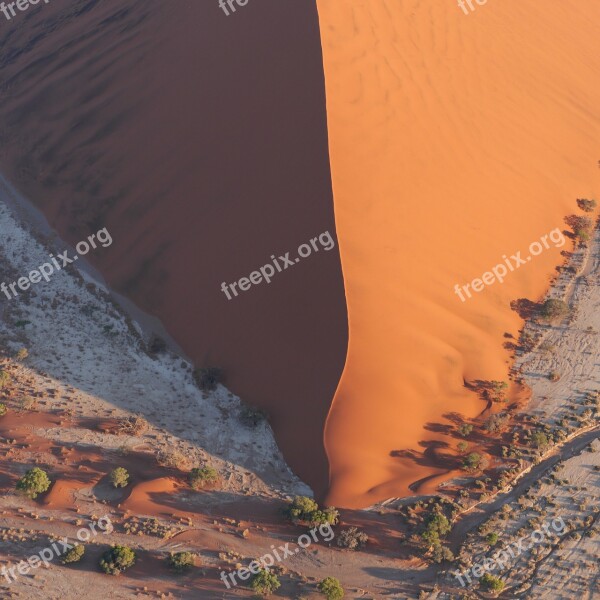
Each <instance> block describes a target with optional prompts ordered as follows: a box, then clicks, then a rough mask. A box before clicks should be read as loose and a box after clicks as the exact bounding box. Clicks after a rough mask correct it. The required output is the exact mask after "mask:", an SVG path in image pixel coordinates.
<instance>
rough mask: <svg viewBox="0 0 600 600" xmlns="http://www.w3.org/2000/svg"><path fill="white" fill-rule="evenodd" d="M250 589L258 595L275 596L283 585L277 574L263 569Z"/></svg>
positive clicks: (254, 579)
mask: <svg viewBox="0 0 600 600" xmlns="http://www.w3.org/2000/svg"><path fill="white" fill-rule="evenodd" d="M250 587H251V588H252V589H253V590H254V591H255V592H256V593H257V594H262V595H263V596H268V595H269V594H273V593H274V592H276V591H277V590H278V589H279V587H281V583H279V578H278V577H277V575H275V573H271V572H270V571H267V570H266V569H261V570H260V571H259V572H258V573H257V574H256V575H255V576H254V577H253V578H252V581H251V582H250Z"/></svg>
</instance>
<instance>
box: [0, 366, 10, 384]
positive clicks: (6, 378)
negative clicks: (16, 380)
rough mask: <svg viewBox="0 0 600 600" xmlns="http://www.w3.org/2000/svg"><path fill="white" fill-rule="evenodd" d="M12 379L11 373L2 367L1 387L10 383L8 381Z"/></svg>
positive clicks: (0, 370) (0, 374)
mask: <svg viewBox="0 0 600 600" xmlns="http://www.w3.org/2000/svg"><path fill="white" fill-rule="evenodd" d="M9 381H10V375H9V374H8V373H7V372H6V371H4V370H2V369H0V388H3V387H4V386H5V385H8V382H9Z"/></svg>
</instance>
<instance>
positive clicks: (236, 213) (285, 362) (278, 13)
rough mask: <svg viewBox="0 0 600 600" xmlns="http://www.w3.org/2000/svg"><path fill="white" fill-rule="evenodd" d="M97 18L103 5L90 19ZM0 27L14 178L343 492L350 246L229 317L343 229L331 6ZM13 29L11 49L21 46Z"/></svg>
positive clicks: (66, 17) (81, 12) (79, 15)
mask: <svg viewBox="0 0 600 600" xmlns="http://www.w3.org/2000/svg"><path fill="white" fill-rule="evenodd" d="M84 6H86V7H88V8H85V9H84V8H83V7H84ZM10 25H12V24H4V26H3V27H2V29H1V30H0V46H1V47H2V53H3V59H0V75H1V76H2V81H3V82H5V83H4V84H3V86H2V87H1V88H0V91H1V96H0V100H1V102H0V118H1V120H2V123H4V125H5V127H4V128H3V129H0V148H1V149H2V151H3V152H2V155H1V156H0V164H1V168H2V170H3V172H4V173H5V174H7V175H8V176H9V178H10V179H11V180H12V181H13V183H15V185H16V186H17V187H19V188H20V189H21V191H23V192H24V193H25V194H26V195H27V196H28V197H29V198H30V199H31V200H33V201H34V202H35V203H36V204H37V205H38V206H40V207H41V208H42V209H43V210H44V212H45V214H46V215H47V216H48V218H49V220H50V221H51V223H52V225H54V226H55V227H56V228H57V229H58V231H59V232H60V234H61V235H62V236H66V238H67V239H68V240H69V241H70V242H71V243H76V242H78V241H79V240H81V239H85V237H86V236H87V235H88V234H90V233H95V232H96V231H97V230H98V229H99V228H101V227H104V226H107V227H108V229H109V231H110V233H111V235H112V237H113V239H114V243H113V245H112V246H111V247H110V248H106V249H99V250H98V251H96V252H94V253H93V254H90V255H88V256H89V259H90V260H91V261H92V262H93V263H94V264H95V265H96V266H98V267H99V268H100V270H101V271H102V273H103V274H104V275H105V277H106V278H107V280H108V281H109V283H111V284H112V285H113V286H114V287H115V288H116V289H117V290H118V291H120V292H124V293H126V294H127V295H128V296H129V297H131V298H132V299H133V300H134V301H135V302H136V303H137V304H138V305H139V306H140V307H142V308H143V309H145V310H147V311H149V312H151V313H152V314H154V315H156V316H158V317H159V318H160V319H161V320H162V321H163V323H164V325H165V326H166V328H167V330H168V331H169V332H170V333H171V334H172V336H173V337H174V338H175V339H176V340H177V341H178V342H179V344H180V345H181V346H182V347H183V348H184V350H185V351H186V352H187V353H188V354H189V355H190V356H191V357H192V358H193V360H194V361H195V362H196V363H197V364H198V365H200V366H208V365H210V366H217V367H221V368H223V369H224V371H225V374H226V384H227V385H228V387H229V388H230V389H232V390H233V391H234V392H236V393H238V394H239V395H240V396H241V397H242V398H243V399H244V400H245V401H246V402H248V403H249V404H253V405H258V406H261V407H264V408H266V409H267V410H268V412H269V413H270V415H271V422H272V424H273V427H274V429H275V432H276V435H277V439H278V442H279V445H280V447H281V448H282V450H283V451H284V453H285V456H286V458H287V460H288V462H289V463H290V464H291V466H292V468H293V469H294V471H295V472H297V473H298V474H299V475H300V476H301V477H302V478H303V479H305V480H306V481H308V482H309V483H310V484H312V485H313V487H314V488H315V489H316V490H317V491H322V492H324V491H325V489H326V487H327V481H328V468H327V459H326V456H325V451H324V446H323V429H324V423H325V419H326V416H327V412H328V410H329V406H330V404H331V400H332V398H333V395H334V392H335V388H336V386H337V384H338V381H339V378H340V375H341V372H342V369H343V364H344V359H345V355H346V350H347V322H346V307H345V299H344V290H343V280H342V276H341V267H340V261H339V254H338V252H337V248H336V249H335V250H332V251H330V252H322V251H321V252H320V253H319V254H318V255H315V256H312V257H310V258H307V259H306V260H305V261H302V262H301V263H299V264H297V265H294V266H293V268H290V269H289V270H288V271H284V272H283V273H281V274H279V275H278V276H277V277H275V278H274V280H273V281H272V283H271V284H270V285H265V284H263V285H261V286H257V287H253V288H252V289H251V290H250V291H248V292H246V293H245V294H244V295H243V296H241V297H239V298H237V299H235V300H232V301H227V299H226V297H225V295H224V294H223V293H222V292H221V291H220V287H221V282H223V281H225V282H232V281H236V280H238V279H239V278H240V277H243V276H247V275H248V274H249V273H250V272H252V271H254V270H256V269H257V268H259V267H261V266H262V265H264V264H265V263H267V262H269V261H270V256H271V255H272V254H276V255H282V254H284V253H285V252H288V251H291V252H292V255H293V254H295V250H296V249H297V247H298V246H299V245H300V244H301V243H304V242H306V241H308V240H310V239H311V238H313V237H315V236H316V235H319V234H320V233H322V232H324V231H330V232H331V233H332V234H334V232H335V223H334V219H333V199H332V192H331V180H330V173H329V162H328V152H327V136H326V114H325V93H324V82H323V71H322V57H321V51H320V37H319V28H318V18H317V12H316V5H315V3H314V2H308V3H307V2H303V3H289V2H285V3H283V2H281V1H280V0H261V2H258V3H254V4H253V6H251V7H250V6H248V7H247V9H246V10H243V11H238V12H237V13H236V14H235V15H230V16H229V17H226V16H225V15H224V14H223V12H222V11H221V10H220V9H219V8H218V3H217V2H216V0H215V2H214V3H213V2H185V3H179V4H178V5H177V9H176V10H174V9H173V8H172V4H171V3H165V2H157V1H156V0H150V1H147V0H144V1H143V2H142V1H134V0H126V1H123V0H119V1H116V0H105V1H103V2H102V3H96V4H93V5H89V4H85V5H84V3H82V2H69V3H67V4H65V3H52V4H49V5H45V6H43V7H40V10H37V11H36V12H34V9H30V10H29V12H28V19H27V20H24V19H22V20H21V21H20V22H19V23H18V27H17V26H16V24H15V27H13V28H11V26H10ZM9 32H10V35H9Z"/></svg>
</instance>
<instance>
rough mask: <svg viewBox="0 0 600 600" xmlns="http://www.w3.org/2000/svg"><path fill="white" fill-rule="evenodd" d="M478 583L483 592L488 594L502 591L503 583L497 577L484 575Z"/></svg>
mask: <svg viewBox="0 0 600 600" xmlns="http://www.w3.org/2000/svg"><path fill="white" fill-rule="evenodd" d="M479 583H480V585H481V587H482V588H483V589H484V590H489V591H490V592H501V591H502V590H503V589H504V581H502V579H500V578H499V577H494V576H493V575H490V574H489V573H486V574H485V575H484V576H483V577H482V578H481V579H480V580H479Z"/></svg>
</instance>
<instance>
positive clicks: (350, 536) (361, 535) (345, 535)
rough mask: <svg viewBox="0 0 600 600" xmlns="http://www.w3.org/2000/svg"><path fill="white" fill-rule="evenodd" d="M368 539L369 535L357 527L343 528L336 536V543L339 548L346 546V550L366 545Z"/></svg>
mask: <svg viewBox="0 0 600 600" xmlns="http://www.w3.org/2000/svg"><path fill="white" fill-rule="evenodd" d="M368 541H369V536H368V535H367V534H366V533H365V532H364V531H360V529H358V528H357V527H350V528H349V529H343V530H342V531H340V533H339V534H338V537H337V545H338V546H339V547H340V548H348V550H357V549H358V548H360V547H361V546H366V544H367V542H368Z"/></svg>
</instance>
